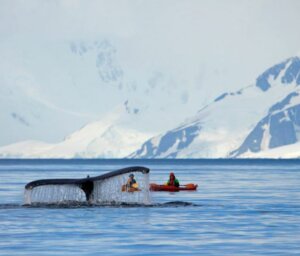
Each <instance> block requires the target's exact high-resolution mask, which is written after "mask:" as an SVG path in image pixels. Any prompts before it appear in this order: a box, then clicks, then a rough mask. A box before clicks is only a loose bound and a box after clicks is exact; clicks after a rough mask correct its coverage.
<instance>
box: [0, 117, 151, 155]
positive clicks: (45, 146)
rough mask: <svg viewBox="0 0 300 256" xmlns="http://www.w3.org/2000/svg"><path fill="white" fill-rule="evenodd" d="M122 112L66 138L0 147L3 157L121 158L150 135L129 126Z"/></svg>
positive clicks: (24, 142)
mask: <svg viewBox="0 0 300 256" xmlns="http://www.w3.org/2000/svg"><path fill="white" fill-rule="evenodd" d="M121 118H122V116H121V115H120V113H110V114H109V115H108V116H107V117H106V118H103V119H102V120H101V121H98V122H92V123H89V124H88V125H86V126H84V127H82V128H81V129H80V130H78V131H75V132H74V133H72V134H71V135H69V136H68V137H66V138H65V139H64V140H63V141H61V142H59V143H56V144H54V143H53V144H50V143H44V142H40V141H23V142H19V143H15V144H11V145H8V146H4V147H1V148H0V157H3V158H15V157H18V158H122V157H125V156H127V155H128V154H129V153H131V152H133V151H134V150H136V149H137V148H138V147H139V146H140V145H141V144H142V143H143V142H144V141H145V140H146V139H148V138H149V137H150V136H151V134H146V133H141V132H138V131H136V130H133V129H130V128H126V127H125V126H124V125H123V124H122V121H120V119H121Z"/></svg>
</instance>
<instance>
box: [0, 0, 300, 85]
mask: <svg viewBox="0 0 300 256" xmlns="http://www.w3.org/2000/svg"><path fill="white" fill-rule="evenodd" d="M0 6H1V8H0V35H1V40H9V39H10V40H16V41H18V42H19V43H22V41H23V40H24V41H30V40H33V41H35V42H39V41H66V40H76V39H78V40H94V39H95V38H99V37H100V38H103V37H107V38H110V39H112V40H115V41H116V43H120V44H122V47H124V49H125V50H124V51H122V54H124V55H126V52H127V54H128V58H137V59H139V58H142V59H143V60H145V59H147V60H146V62H148V63H149V65H151V64H152V63H153V62H154V63H156V65H161V66H172V65H173V64H174V63H176V62H177V63H178V62H181V63H183V66H186V64H188V63H196V64H197V67H195V68H196V69H197V68H199V69H200V68H202V69H204V71H205V72H207V76H208V77H207V78H206V79H207V81H210V79H212V78H210V76H211V75H210V74H209V72H211V71H212V70H214V72H215V75H216V76H217V79H216V80H219V83H221V82H223V84H224V86H233V87H234V86H236V87H241V86H243V85H245V83H246V84H247V83H249V82H251V81H252V80H253V79H254V77H256V76H257V75H258V74H259V73H260V72H261V71H263V70H264V69H265V68H267V67H269V66H271V65H273V64H274V63H276V62H278V61H281V60H283V59H284V58H287V57H289V56H293V55H295V54H296V53H298V52H299V51H300V33H299V32H298V31H299V25H300V15H299V11H300V1H298V0H285V1H282V0H247V1H245V0H224V1H220V0H216V1H214V0H206V1H203V0H202V1H201V0H195V1H193V0H180V1H178V0H177V1H176V0H151V1H141V0H140V1H134V0H129V1H125V0H118V1H115V0H107V1H99V0H98V1H95V0H94V1H93V0H90V1H86V0H82V1H79V0H64V1H63V0H61V1H60V0H57V1H55V0H53V1H42V0H37V1H32V0H23V1H11V0H1V1H0ZM120 47H121V46H120ZM132 48H134V49H132ZM126 49H127V51H126ZM132 50H134V54H132V53H130V51H132ZM157 58H159V61H158V60H157ZM188 66H189V65H188ZM179 68H182V66H180V65H179ZM176 72H177V70H176ZM212 80H213V82H215V81H216V80H215V79H212Z"/></svg>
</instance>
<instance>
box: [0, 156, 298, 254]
mask: <svg viewBox="0 0 300 256" xmlns="http://www.w3.org/2000/svg"><path fill="white" fill-rule="evenodd" d="M131 165H139V166H146V167H149V168H150V169H151V172H150V180H151V182H156V183H164V182H165V181H166V180H167V178H168V173H169V172H170V170H172V171H174V172H175V174H176V176H177V177H178V178H179V180H180V182H181V183H182V184H184V183H191V182H194V183H197V184H198V185H199V187H198V190H197V191H196V192H179V193H166V192H155V193H152V201H153V204H154V206H152V207H142V206H136V207H99V206H98V207H73V208H59V207H56V208H55V207H54V208H53V207H52V208H50V207H48V208H47V207H40V208H28V207H24V206H22V203H23V192H24V185H25V184H26V183H28V182H30V181H32V180H36V179H44V178H81V177H86V175H90V176H96V175H100V174H102V173H104V172H107V171H111V170H116V169H119V168H123V167H127V166H131ZM167 202H173V203H171V204H165V203H167ZM185 203H191V204H185ZM0 255H205V256H207V255H218V256H220V255H230V256H232V255H272V256H274V255H300V161H297V160H294V161H283V160H281V161H269V160H265V161H262V160H260V161H255V160H253V161H249V160H246V161H233V160H228V161H224V160H214V161H213V160H210V161H207V160H206V161H204V160H197V161H187V160H185V161H183V160H177V161H166V160H164V161H129V160H127V161H124V160H121V161H120V160H119V161H116V160H107V161H103V160H102V161H101V160H69V161H64V160H56V161H54V160H43V161H41V160H30V161H25V160H0Z"/></svg>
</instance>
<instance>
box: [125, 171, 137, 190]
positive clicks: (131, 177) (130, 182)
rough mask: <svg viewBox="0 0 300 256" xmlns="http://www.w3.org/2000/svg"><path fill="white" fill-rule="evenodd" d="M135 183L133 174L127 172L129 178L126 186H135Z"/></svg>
mask: <svg viewBox="0 0 300 256" xmlns="http://www.w3.org/2000/svg"><path fill="white" fill-rule="evenodd" d="M136 185H137V182H136V180H135V178H134V175H133V174H132V173H131V174H129V178H128V180H127V183H126V186H127V188H135V187H136Z"/></svg>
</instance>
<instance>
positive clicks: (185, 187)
mask: <svg viewBox="0 0 300 256" xmlns="http://www.w3.org/2000/svg"><path fill="white" fill-rule="evenodd" d="M197 187H198V185H197V184H192V183H191V184H186V185H181V186H179V187H175V186H168V185H158V184H155V183H151V184H150V190H151V191H169V192H179V191H193V190H197Z"/></svg>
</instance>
